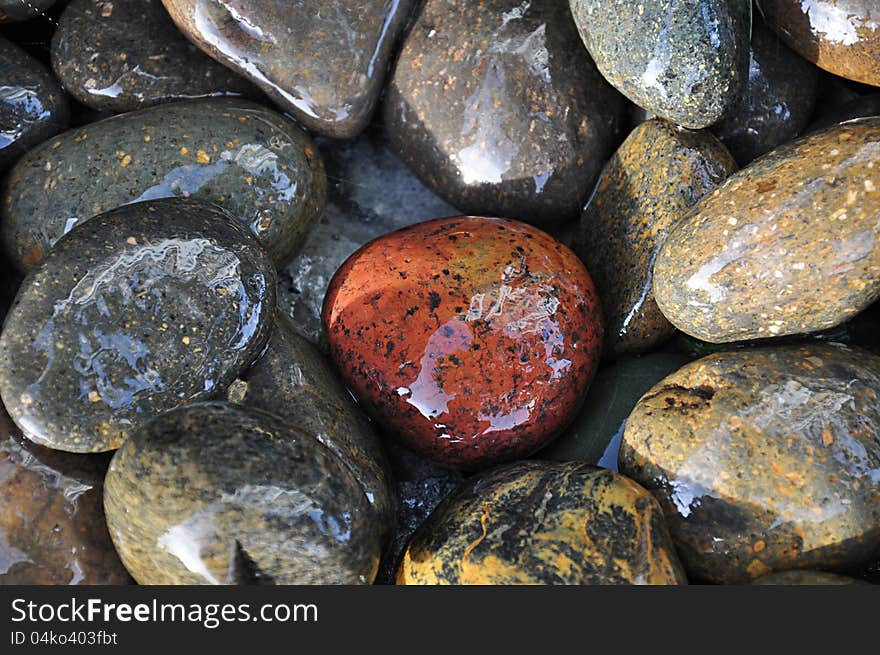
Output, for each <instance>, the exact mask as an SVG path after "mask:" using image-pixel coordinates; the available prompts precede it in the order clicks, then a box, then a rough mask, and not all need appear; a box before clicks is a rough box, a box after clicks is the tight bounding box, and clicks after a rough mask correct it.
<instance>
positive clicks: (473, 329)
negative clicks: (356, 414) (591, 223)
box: [323, 216, 602, 469]
mask: <svg viewBox="0 0 880 655" xmlns="http://www.w3.org/2000/svg"><path fill="white" fill-rule="evenodd" d="M323 323H324V330H325V334H326V335H327V339H328V341H329V345H330V353H331V356H332V358H333V360H334V363H335V364H336V368H337V369H338V370H339V373H340V374H341V376H342V379H343V381H344V382H345V384H346V385H347V386H348V387H349V388H350V389H351V390H352V391H353V392H354V394H355V396H356V397H357V398H358V399H359V401H360V402H361V405H362V406H363V407H364V409H366V410H367V411H368V412H369V413H370V414H371V415H372V416H373V417H374V418H375V419H376V421H377V422H378V423H379V424H380V425H381V426H382V428H383V429H384V430H385V431H386V433H388V434H392V435H395V436H396V437H398V438H399V439H400V440H401V441H402V443H403V444H404V445H405V446H407V447H409V448H411V449H412V450H415V451H416V452H417V453H419V454H421V455H424V456H425V457H429V458H431V459H433V460H435V461H437V462H439V463H443V464H446V465H449V466H455V467H459V468H463V469H479V468H485V467H487V466H491V465H493V464H496V463H501V462H505V461H510V460H514V459H518V458H520V457H523V456H526V455H529V454H530V453H532V452H534V451H535V450H537V449H538V448H540V447H541V446H542V445H544V444H545V443H547V441H549V440H550V439H552V438H553V437H554V436H556V435H557V434H558V433H559V432H560V431H561V430H562V429H563V428H564V427H565V426H566V425H567V424H568V423H569V422H570V421H571V420H572V419H573V418H574V415H575V413H576V412H577V410H578V409H579V407H580V404H581V403H582V402H583V398H584V394H585V393H586V390H587V387H588V386H589V383H590V381H591V379H592V377H593V375H594V373H595V369H596V367H597V364H598V360H599V358H600V349H601V344H602V320H601V310H600V309H599V303H598V300H597V298H596V293H595V290H594V288H593V283H592V281H591V280H590V276H589V274H588V273H587V271H586V269H585V268H584V265H583V264H582V263H581V261H580V260H579V259H578V258H577V256H576V255H575V254H574V253H573V252H572V251H571V250H569V249H568V248H566V247H565V246H564V245H563V244H561V243H559V242H558V241H556V240H555V239H553V238H552V237H551V236H550V235H548V234H546V233H545V232H542V231H541V230H539V229H537V228H535V227H532V226H530V225H527V224H525V223H520V222H518V221H509V220H505V219H498V218H480V217H467V216H462V217H455V218H445V219H436V220H433V221H426V222H424V223H419V224H417V225H414V226H411V227H408V228H403V229H402V230H398V231H397V232H393V233H391V234H389V235H387V236H385V237H381V238H379V239H376V240H375V241H372V242H370V243H369V244H367V245H366V246H364V247H363V248H361V249H360V250H359V251H358V252H356V253H355V254H354V255H352V256H351V257H350V258H349V259H348V260H347V261H346V263H345V264H343V266H342V267H341V268H340V269H339V271H337V273H336V275H335V276H334V278H333V280H332V282H331V283H330V288H329V290H328V292H327V297H326V299H325V301H324V310H323Z"/></svg>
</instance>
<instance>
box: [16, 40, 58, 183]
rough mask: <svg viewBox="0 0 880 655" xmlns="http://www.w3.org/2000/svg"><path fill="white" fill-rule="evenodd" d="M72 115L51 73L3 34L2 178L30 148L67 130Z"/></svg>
mask: <svg viewBox="0 0 880 655" xmlns="http://www.w3.org/2000/svg"><path fill="white" fill-rule="evenodd" d="M69 117H70V109H69V107H68V103H67V96H65V95H64V91H63V90H62V89H61V86H60V85H59V84H58V82H57V81H56V80H55V78H54V77H52V73H50V72H49V71H48V70H47V69H46V68H45V67H44V66H43V64H41V63H40V62H39V61H37V60H36V59H34V58H33V57H31V56H30V55H29V54H27V53H26V52H25V51H24V50H22V49H20V48H19V47H18V46H17V45H15V44H13V43H12V42H10V41H7V40H6V39H4V38H3V37H2V36H0V177H2V175H3V173H4V172H5V171H6V169H8V168H9V167H10V166H12V164H13V163H14V162H15V160H16V159H18V158H19V157H21V156H22V155H23V154H24V153H25V152H27V150H28V149H30V148H32V147H33V146H35V145H37V144H38V143H40V142H41V141H44V140H46V139H48V138H49V137H51V136H52V135H54V134H57V133H58V132H61V131H62V130H64V129H65V128H66V127H67V122H68V120H69Z"/></svg>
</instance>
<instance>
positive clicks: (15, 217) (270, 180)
mask: <svg viewBox="0 0 880 655" xmlns="http://www.w3.org/2000/svg"><path fill="white" fill-rule="evenodd" d="M325 190H326V178H325V175H324V167H323V163H322V162H321V158H320V154H319V153H318V151H317V149H316V148H315V146H314V144H313V143H312V141H311V139H310V138H309V137H308V135H306V133H305V132H303V131H302V130H301V129H300V128H298V127H297V126H296V124H294V123H293V122H292V121H290V120H288V119H286V118H284V117H283V116H281V115H279V114H276V113H275V112H272V111H269V110H268V109H265V108H264V107H262V106H260V105H257V104H256V103H253V102H250V101H247V100H240V99H229V98H206V99H201V100H186V101H182V102H175V103H170V104H164V105H159V106H156V107H150V108H148V109H143V110H141V111H137V112H132V113H129V114H124V115H121V116H115V117H113V118H109V119H106V120H103V121H100V122H98V123H92V124H90V125H85V126H83V127H80V128H77V129H75V130H70V131H69V132H65V133H64V134H62V135H60V136H58V137H57V138H55V139H52V140H50V141H47V142H45V143H43V144H42V145H40V146H39V147H37V148H35V149H33V150H31V151H30V152H29V153H28V154H27V156H25V157H23V158H22V159H21V160H20V161H19V162H18V164H17V165H16V166H15V168H13V169H12V170H11V171H10V172H9V176H8V178H7V181H6V185H5V187H4V190H3V194H2V203H0V219H2V225H0V237H2V240H3V246H4V248H5V250H6V253H7V255H8V257H9V258H10V260H11V261H12V262H13V263H15V264H16V265H18V266H19V267H21V268H25V269H26V268H29V267H31V266H33V265H34V264H36V263H37V262H39V261H40V260H41V259H42V258H43V257H45V256H46V253H47V252H48V251H49V249H50V248H51V247H52V245H53V244H54V243H55V242H56V241H57V240H58V239H59V238H61V236H62V235H63V234H64V233H65V232H67V231H69V230H70V229H71V228H72V227H73V226H74V225H76V224H78V223H81V222H82V221H84V220H87V219H89V218H90V217H92V216H95V215H96V214H100V213H101V212H104V211H108V210H110V209H113V208H115V207H119V206H120V205H125V204H127V203H131V202H138V201H142V200H155V199H157V198H168V197H183V198H190V197H191V198H195V199H198V200H204V201H206V202H211V203H215V204H218V205H221V206H222V207H224V208H225V209H227V210H229V211H230V212H231V213H232V214H234V215H236V216H238V217H240V218H241V220H242V221H243V222H244V224H246V225H247V226H248V227H250V229H251V231H252V232H253V233H254V234H256V235H257V236H258V237H259V238H260V240H261V241H262V242H263V243H264V244H265V245H266V247H267V249H268V250H269V253H270V255H271V256H272V259H273V260H274V261H275V263H276V264H277V265H280V264H283V263H284V262H285V261H287V260H288V259H290V257H291V256H292V254H293V253H294V252H296V250H297V248H298V247H299V244H300V243H301V242H302V240H303V239H304V238H305V235H306V233H307V231H308V229H309V227H310V226H311V224H312V222H313V221H314V220H315V218H316V217H317V215H318V214H319V213H320V212H321V210H322V208H323V206H324V196H325Z"/></svg>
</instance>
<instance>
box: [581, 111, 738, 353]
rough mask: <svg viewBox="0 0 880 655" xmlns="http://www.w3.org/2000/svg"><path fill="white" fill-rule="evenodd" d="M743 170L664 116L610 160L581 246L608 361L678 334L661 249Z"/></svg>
mask: <svg viewBox="0 0 880 655" xmlns="http://www.w3.org/2000/svg"><path fill="white" fill-rule="evenodd" d="M736 170H737V165H736V162H735V161H734V160H733V157H731V155H730V153H729V152H728V151H727V149H726V148H725V147H724V146H722V145H721V144H720V143H719V142H718V140H717V139H716V138H715V137H714V136H712V134H711V133H710V132H708V131H700V132H691V131H688V130H683V129H681V128H679V127H676V126H675V125H673V124H671V123H668V122H666V121H663V120H659V119H653V120H649V121H646V122H644V123H642V124H641V125H639V126H638V127H636V128H635V129H634V130H633V131H632V133H631V134H630V135H629V136H628V137H627V139H626V141H624V142H623V145H621V146H620V148H619V149H618V150H617V152H616V153H615V154H614V156H613V157H612V158H611V160H610V161H609V162H608V165H607V166H606V167H605V170H604V171H603V172H602V177H601V178H600V180H599V184H598V186H597V188H596V190H595V192H594V193H593V196H592V197H591V198H590V202H589V203H588V204H587V206H586V208H585V209H584V212H583V214H582V216H581V220H580V228H579V234H578V238H577V240H576V246H575V252H576V253H577V254H578V256H579V257H580V258H581V259H582V260H583V262H584V264H586V266H587V270H588V271H589V272H590V275H591V276H592V277H593V281H594V282H595V283H596V292H597V293H598V294H599V299H600V300H601V302H602V309H603V312H604V315H605V333H606V341H605V349H604V352H605V355H606V356H608V357H619V356H621V355H624V354H628V353H629V354H637V353H642V352H646V351H648V350H652V349H653V348H655V347H656V346H657V345H659V344H660V343H662V342H663V341H665V340H666V339H668V338H669V337H670V336H672V334H673V333H674V332H675V328H674V327H673V326H672V324H670V323H669V321H668V320H666V317H665V316H663V314H662V313H661V312H660V309H659V308H658V307H657V303H656V302H655V301H654V290H653V281H652V276H653V266H654V260H655V259H656V258H657V252H658V251H659V250H660V246H661V245H663V241H664V240H665V239H666V236H667V234H668V233H669V231H670V230H671V229H672V228H673V227H674V226H675V224H676V223H678V221H680V220H681V219H682V218H684V216H685V215H686V214H687V211H688V209H690V207H691V206H692V205H694V203H696V202H697V201H698V200H699V199H700V198H702V197H703V196H704V195H705V194H706V193H708V192H709V191H711V190H712V189H714V188H715V187H717V186H718V185H719V184H720V183H721V182H723V181H724V179H725V178H726V177H727V176H729V175H730V174H731V173H734V172H735V171H736Z"/></svg>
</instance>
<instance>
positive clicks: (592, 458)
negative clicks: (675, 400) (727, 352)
mask: <svg viewBox="0 0 880 655" xmlns="http://www.w3.org/2000/svg"><path fill="white" fill-rule="evenodd" d="M689 361H691V358H690V357H687V356H686V355H681V354H678V353H651V354H648V355H645V356H644V357H637V358H636V357H630V358H626V359H621V360H618V361H617V362H615V363H614V364H613V365H611V366H606V367H604V368H602V369H601V370H600V371H599V373H598V374H597V375H596V379H595V380H593V384H591V385H590V393H588V394H587V399H586V401H585V402H584V406H583V407H582V408H581V410H580V412H578V415H577V417H576V418H575V419H574V421H573V422H572V424H571V425H570V426H569V427H568V428H566V429H565V431H563V433H562V434H561V435H560V436H559V437H558V438H557V439H555V440H554V441H553V442H552V443H551V444H550V445H549V446H547V447H546V448H544V449H542V450H540V451H538V453H537V454H536V455H535V457H537V458H538V459H546V460H554V461H569V460H579V461H582V462H587V463H590V464H598V465H599V466H602V467H603V468H609V469H612V470H614V471H616V470H617V451H618V449H619V448H620V440H621V438H622V437H623V428H624V425H625V423H626V419H627V417H628V416H629V414H630V412H632V409H633V407H635V406H636V403H637V402H639V399H640V398H641V397H642V395H644V394H645V392H647V391H648V390H649V389H650V388H651V387H653V386H654V385H655V384H657V383H658V382H659V381H660V380H662V379H663V378H665V377H666V376H667V375H669V374H670V373H673V372H674V371H676V370H678V369H679V368H681V367H682V366H684V365H685V364H686V363H688V362H689Z"/></svg>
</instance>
